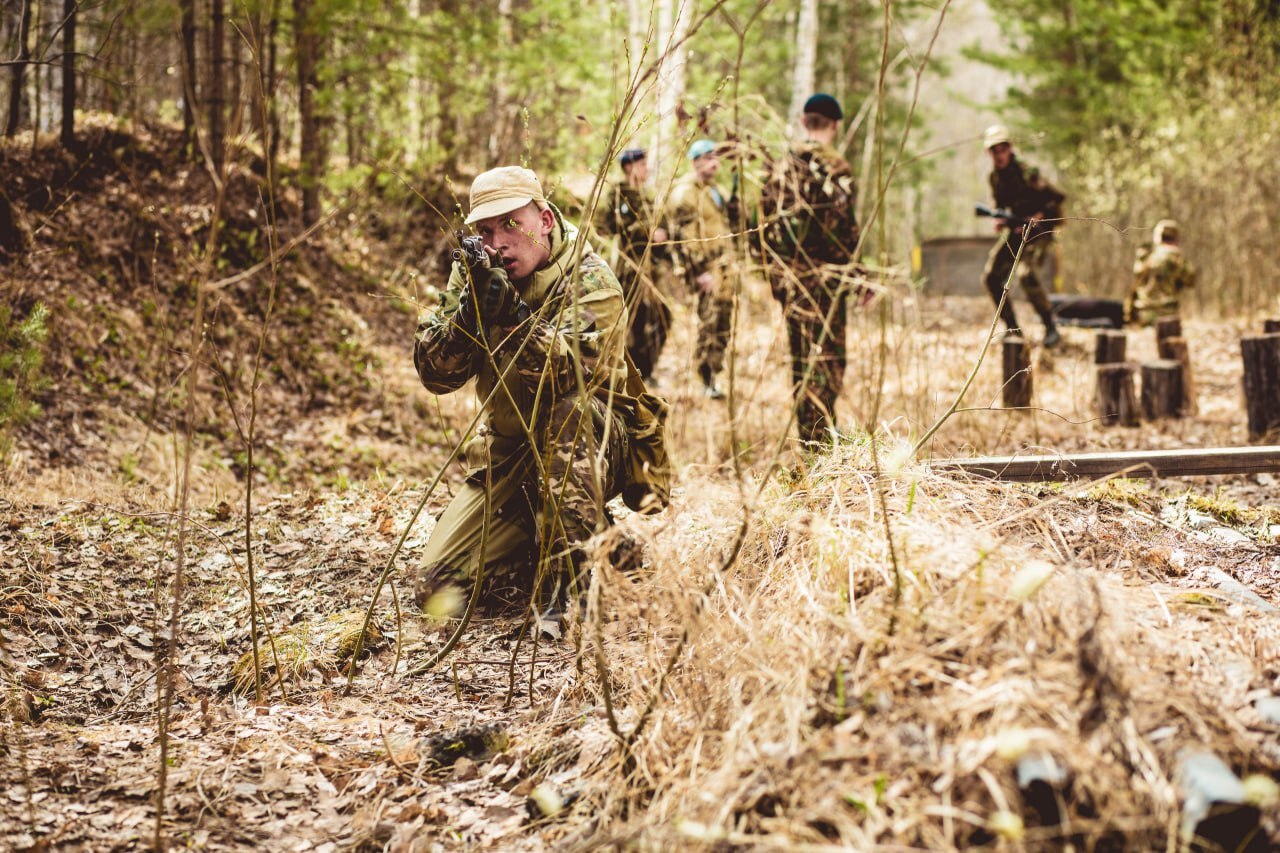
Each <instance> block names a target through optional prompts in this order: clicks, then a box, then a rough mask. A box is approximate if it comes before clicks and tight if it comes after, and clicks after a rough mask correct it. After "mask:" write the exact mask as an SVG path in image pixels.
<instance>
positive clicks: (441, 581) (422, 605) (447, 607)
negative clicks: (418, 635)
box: [413, 562, 473, 616]
mask: <svg viewBox="0 0 1280 853" xmlns="http://www.w3.org/2000/svg"><path fill="white" fill-rule="evenodd" d="M472 584H473V580H472V579H471V578H468V577H467V575H466V572H464V571H462V569H461V567H460V566H458V565H456V564H450V563H444V562H441V563H435V564H433V565H430V566H422V567H421V568H420V569H418V574H417V577H415V578H414V581H413V603H414V604H415V605H416V606H417V608H418V610H420V611H422V610H425V611H428V612H430V613H431V614H432V615H435V616H452V615H454V614H453V613H452V611H453V610H455V609H456V606H457V603H458V602H459V601H460V600H465V596H466V592H465V590H470V589H471V586H472Z"/></svg>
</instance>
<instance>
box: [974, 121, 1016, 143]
mask: <svg viewBox="0 0 1280 853" xmlns="http://www.w3.org/2000/svg"><path fill="white" fill-rule="evenodd" d="M1002 142H1009V143H1012V142H1013V140H1012V139H1011V138H1010V137H1009V128H1007V127H1005V126H1004V125H1003V124H993V125H991V127H988V128H987V130H986V132H985V133H983V134H982V147H983V148H994V147H995V146H997V145H999V144H1000V143H1002Z"/></svg>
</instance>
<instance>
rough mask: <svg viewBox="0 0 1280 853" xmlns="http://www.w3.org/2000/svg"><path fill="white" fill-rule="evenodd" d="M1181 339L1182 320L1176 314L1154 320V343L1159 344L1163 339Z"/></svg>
mask: <svg viewBox="0 0 1280 853" xmlns="http://www.w3.org/2000/svg"><path fill="white" fill-rule="evenodd" d="M1180 337H1182V318H1181V317H1179V316H1178V315H1177V314H1170V315H1169V316H1167V317H1160V318H1158V319H1157V320H1156V343H1157V344H1159V343H1160V341H1163V340H1164V339H1165V338H1180Z"/></svg>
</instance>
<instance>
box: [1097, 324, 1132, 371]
mask: <svg viewBox="0 0 1280 853" xmlns="http://www.w3.org/2000/svg"><path fill="white" fill-rule="evenodd" d="M1128 340H1129V338H1128V335H1126V334H1125V333H1124V332H1117V331H1113V330H1110V329H1104V330H1102V331H1100V332H1098V334H1097V335H1095V336H1094V341H1095V346H1094V350H1093V363H1094V364H1116V363H1118V362H1121V361H1124V351H1125V348H1126V345H1127V343H1128Z"/></svg>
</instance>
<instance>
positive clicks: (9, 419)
mask: <svg viewBox="0 0 1280 853" xmlns="http://www.w3.org/2000/svg"><path fill="white" fill-rule="evenodd" d="M48 319H49V309H47V308H45V306H44V304H43V303H39V302H37V303H36V306H35V307H34V308H32V309H31V313H30V314H28V315H27V316H26V317H25V318H23V319H21V320H19V319H18V318H16V317H14V315H13V309H12V308H11V307H10V306H8V305H0V459H3V458H4V457H6V456H8V455H9V450H10V448H11V442H12V435H13V432H14V430H16V429H18V428H20V427H21V426H22V425H23V424H25V423H27V422H28V421H30V420H31V419H32V418H35V417H37V416H38V415H39V414H40V406H39V404H37V403H36V402H35V401H34V400H33V399H32V397H34V396H35V395H36V394H38V393H39V392H40V391H41V390H43V389H44V388H45V387H47V386H48V384H49V380H48V378H47V377H46V376H45V375H44V352H45V341H46V339H47V338H48V336H49V329H48V327H47V326H46V321H47V320H48Z"/></svg>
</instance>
